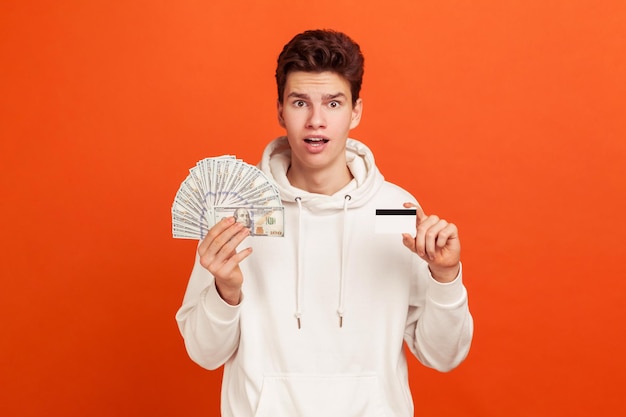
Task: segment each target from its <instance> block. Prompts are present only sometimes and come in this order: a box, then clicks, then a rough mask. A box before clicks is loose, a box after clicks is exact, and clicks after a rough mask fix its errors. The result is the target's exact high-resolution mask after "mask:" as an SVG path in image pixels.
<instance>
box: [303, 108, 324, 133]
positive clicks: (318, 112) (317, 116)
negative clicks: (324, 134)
mask: <svg viewBox="0 0 626 417" xmlns="http://www.w3.org/2000/svg"><path fill="white" fill-rule="evenodd" d="M307 127H308V128H310V129H319V128H323V127H326V116H325V114H324V111H323V109H322V106H320V105H314V106H311V107H310V111H309V118H308V120H307Z"/></svg>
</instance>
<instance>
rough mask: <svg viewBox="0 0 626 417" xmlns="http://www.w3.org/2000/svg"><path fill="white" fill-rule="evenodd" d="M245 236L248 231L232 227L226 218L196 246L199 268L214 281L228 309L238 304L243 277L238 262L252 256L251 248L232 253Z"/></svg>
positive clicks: (239, 224)
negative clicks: (228, 306)
mask: <svg viewBox="0 0 626 417" xmlns="http://www.w3.org/2000/svg"><path fill="white" fill-rule="evenodd" d="M249 234H250V230H249V229H248V228H246V227H243V225H242V224H241V223H236V222H235V219H234V218H233V217H226V218H224V219H222V220H220V221H219V222H218V223H217V224H216V225H215V226H213V227H212V228H211V230H209V233H208V234H207V235H206V237H205V238H204V240H202V242H200V245H199V246H198V254H199V255H200V264H201V265H202V266H203V267H204V268H206V269H207V270H208V271H209V272H210V273H211V274H212V275H213V276H214V277H215V286H216V288H217V292H218V293H219V294H220V296H221V297H222V299H223V300H224V301H226V302H227V303H228V304H230V305H237V304H239V301H240V300H241V285H242V284H243V274H242V273H241V269H240V268H239V262H241V261H243V260H244V259H246V258H247V257H248V255H250V254H251V253H252V248H246V249H243V250H241V251H240V252H236V249H237V246H239V244H240V243H241V242H243V240H244V239H245V238H246V237H247V236H248V235H249Z"/></svg>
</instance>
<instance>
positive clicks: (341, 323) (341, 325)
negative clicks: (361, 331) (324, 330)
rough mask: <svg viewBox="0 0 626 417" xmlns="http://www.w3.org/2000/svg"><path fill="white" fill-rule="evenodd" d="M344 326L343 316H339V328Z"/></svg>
mask: <svg viewBox="0 0 626 417" xmlns="http://www.w3.org/2000/svg"><path fill="white" fill-rule="evenodd" d="M342 327H343V316H339V328H342Z"/></svg>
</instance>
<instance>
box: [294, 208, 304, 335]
mask: <svg viewBox="0 0 626 417" xmlns="http://www.w3.org/2000/svg"><path fill="white" fill-rule="evenodd" d="M296 203H298V237H297V239H296V245H297V246H298V247H297V252H298V254H297V256H298V259H296V262H297V263H298V274H297V276H296V314H295V316H296V320H297V321H298V329H300V328H301V323H300V319H301V318H302V310H301V309H300V301H301V300H302V245H301V244H300V240H301V234H302V199H301V198H300V197H296Z"/></svg>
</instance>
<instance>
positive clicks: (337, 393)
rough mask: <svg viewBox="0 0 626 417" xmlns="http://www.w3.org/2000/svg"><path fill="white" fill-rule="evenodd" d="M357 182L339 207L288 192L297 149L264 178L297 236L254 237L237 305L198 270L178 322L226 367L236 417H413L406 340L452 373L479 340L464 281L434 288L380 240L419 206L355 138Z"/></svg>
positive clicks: (228, 412)
mask: <svg viewBox="0 0 626 417" xmlns="http://www.w3.org/2000/svg"><path fill="white" fill-rule="evenodd" d="M347 159H348V166H349V168H350V170H351V172H352V175H353V176H354V179H353V180H352V181H351V182H350V183H349V184H348V185H347V186H346V187H344V189H342V190H340V191H339V192H337V193H336V194H334V195H332V196H327V195H320V194H311V193H308V192H305V191H302V190H300V189H297V188H294V187H292V186H291V185H290V184H289V181H288V180H287V176H286V172H287V169H288V167H289V163H290V151H289V147H288V145H287V141H286V138H284V137H283V138H278V139H277V140H275V141H273V142H271V143H270V144H269V145H268V146H267V148H266V149H265V151H264V154H263V159H262V161H261V163H260V168H261V169H262V170H263V171H264V172H265V173H266V174H267V175H269V176H270V177H271V178H273V179H274V180H275V182H276V184H277V186H278V188H279V190H280V194H281V198H282V200H283V204H284V206H285V236H284V237H259V236H254V237H250V238H248V239H246V240H245V241H244V242H243V243H242V248H243V247H247V246H252V247H253V252H252V254H251V255H250V256H249V257H248V258H247V259H246V260H244V261H243V262H242V263H241V264H240V266H241V269H242V272H243V276H244V283H243V288H242V291H243V298H242V300H241V302H240V303H239V305H237V306H231V305H229V304H227V303H225V302H224V301H223V300H222V299H221V298H220V296H219V295H218V293H217V291H216V288H215V284H214V280H213V277H212V276H211V274H210V273H209V272H208V271H207V270H206V269H204V268H203V267H202V266H200V264H199V263H198V259H196V263H195V266H194V268H193V271H192V273H191V278H190V280H189V285H188V288H187V292H186V294H185V297H184V300H183V305H182V307H181V308H180V310H179V311H178V313H177V315H176V320H177V321H178V325H179V328H180V331H181V333H182V335H183V338H184V340H185V345H186V348H187V352H188V353H189V356H190V357H191V358H192V360H194V361H195V362H196V363H198V364H199V365H200V366H202V367H204V368H207V369H215V368H218V367H220V366H221V365H225V368H224V376H223V382H222V402H221V409H222V415H223V416H224V417H253V416H254V417H383V416H384V417H410V416H413V401H412V397H411V393H410V391H409V385H408V374H407V363H406V357H405V349H404V348H403V342H405V341H406V344H407V346H408V348H409V349H410V351H411V352H412V353H413V354H414V355H415V356H416V357H417V358H418V359H419V360H420V362H422V363H423V364H424V365H426V366H429V367H432V368H435V369H438V370H440V371H448V370H451V369H452V368H454V367H456V366H457V365H458V364H459V363H460V362H461V361H463V359H464V358H465V357H466V355H467V353H468V350H469V347H470V343H471V339H472V332H473V322H472V317H471V315H470V313H469V309H468V303H467V293H466V290H465V287H464V286H463V284H462V281H461V273H459V276H458V277H457V278H456V280H454V281H453V282H451V283H447V284H442V283H439V282H437V281H435V280H434V279H433V278H432V276H431V275H430V273H429V269H428V265H427V264H426V263H425V262H424V261H423V260H422V259H420V258H419V257H418V256H417V255H415V254H414V253H412V252H411V251H410V250H408V249H407V248H406V247H404V245H403V244H402V237H401V236H400V235H395V234H392V235H386V234H375V233H374V217H375V212H376V209H380V208H402V204H403V203H404V202H407V201H413V202H415V200H414V198H413V197H412V196H411V195H410V194H408V193H407V192H406V191H404V190H402V189H401V188H399V187H397V186H395V185H393V184H390V183H388V182H385V181H384V179H383V176H382V175H381V174H380V172H379V171H378V169H377V168H376V166H375V164H374V158H373V155H372V153H371V151H370V150H369V149H368V148H367V147H366V146H365V145H364V144H362V143H360V142H358V141H356V140H353V139H348V142H347Z"/></svg>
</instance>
